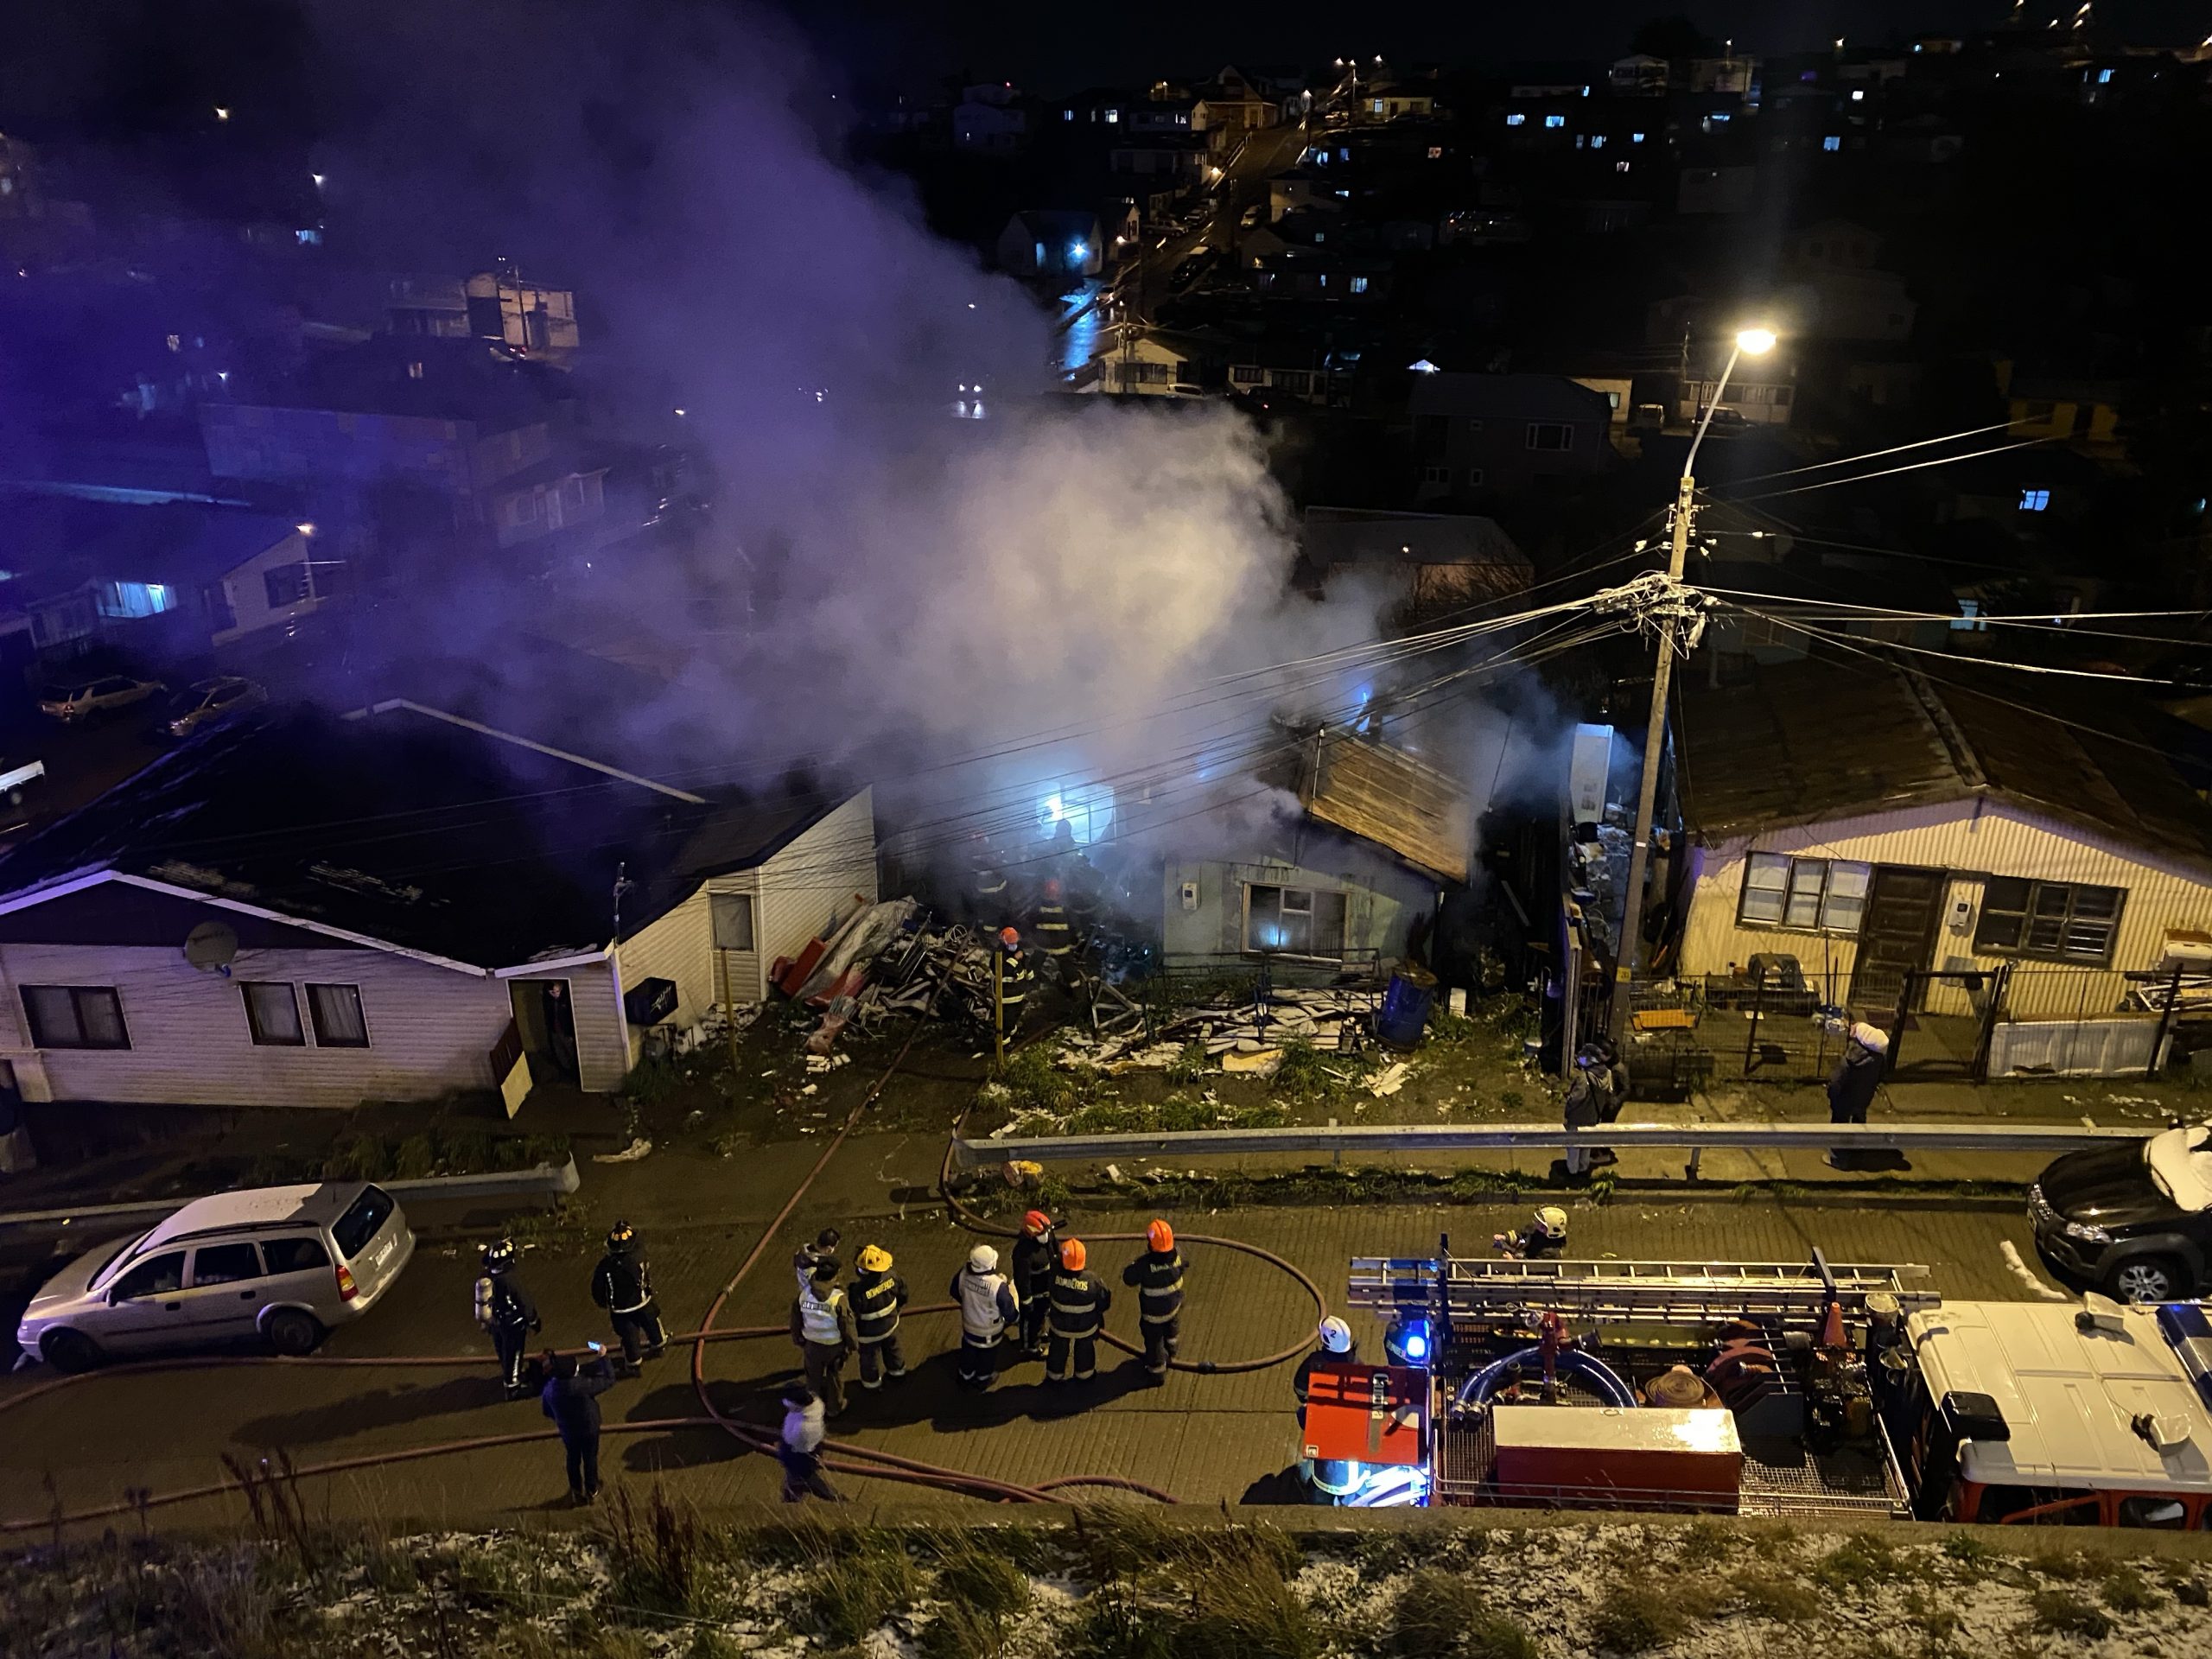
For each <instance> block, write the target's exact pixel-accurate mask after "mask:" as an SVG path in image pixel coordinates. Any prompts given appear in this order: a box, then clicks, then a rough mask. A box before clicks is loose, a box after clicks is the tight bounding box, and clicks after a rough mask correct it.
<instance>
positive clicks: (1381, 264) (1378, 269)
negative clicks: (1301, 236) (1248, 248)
mask: <svg viewBox="0 0 2212 1659" xmlns="http://www.w3.org/2000/svg"><path fill="white" fill-rule="evenodd" d="M1396 272H1397V266H1396V264H1395V261H1393V260H1392V259H1390V257H1389V256H1388V255H1385V254H1380V253H1371V252H1366V251H1362V250H1359V249H1357V248H1344V247H1338V246H1335V245H1327V244H1324V245H1321V246H1319V247H1315V246H1310V245H1307V246H1290V247H1286V248H1285V249H1284V250H1283V251H1281V253H1274V254H1265V255H1262V257H1261V258H1260V261H1259V263H1258V264H1256V265H1255V267H1254V268H1253V269H1252V270H1251V272H1250V282H1251V285H1252V290H1253V292H1255V294H1258V295H1260V296H1262V297H1263V298H1266V299H1270V300H1298V301H1306V302H1315V303H1319V304H1325V305H1332V306H1333V305H1348V306H1378V307H1379V306H1381V305H1382V304H1383V302H1385V301H1387V300H1388V299H1389V297H1390V291H1391V288H1392V286H1393V283H1394V280H1395V276H1396Z"/></svg>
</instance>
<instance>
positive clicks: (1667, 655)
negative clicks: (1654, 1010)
mask: <svg viewBox="0 0 2212 1659" xmlns="http://www.w3.org/2000/svg"><path fill="white" fill-rule="evenodd" d="M1774 343H1775V336H1774V330H1773V329H1771V328H1744V329H1739V330H1738V332H1737V334H1736V340H1735V344H1734V346H1732V348H1731V349H1730V351H1729V353H1728V361H1727V364H1726V366H1725V367H1723V368H1722V369H1721V371H1720V378H1719V381H1718V382H1716V383H1715V384H1714V385H1713V396H1712V397H1711V398H1709V399H1708V400H1707V403H1706V405H1705V416H1704V418H1703V419H1701V420H1700V421H1699V422H1698V423H1697V431H1696V433H1695V435H1693V436H1692V437H1691V439H1690V452H1689V454H1687V455H1684V456H1683V457H1682V476H1681V481H1680V482H1679V483H1678V484H1677V485H1676V486H1675V523H1674V531H1675V535H1674V543H1673V546H1672V548H1671V550H1669V553H1668V555H1667V575H1668V579H1669V581H1670V582H1681V579H1682V567H1683V565H1684V564H1685V563H1688V558H1689V550H1690V531H1691V528H1692V526H1693V525H1694V524H1695V523H1696V520H1697V478H1696V476H1695V474H1696V469H1697V452H1698V446H1699V445H1700V444H1701V443H1703V442H1705V435H1706V433H1707V431H1709V430H1710V429H1712V426H1713V410H1716V409H1718V408H1719V406H1720V399H1721V398H1722V397H1724V396H1725V395H1726V392H1727V391H1728V381H1729V378H1730V377H1731V376H1732V375H1733V374H1734V373H1735V372H1736V364H1737V362H1738V359H1741V358H1742V357H1743V356H1744V355H1745V353H1750V354H1751V356H1753V357H1764V356H1765V355H1766V354H1767V353H1769V352H1770V351H1772V350H1773V349H1774ZM1674 674H1675V611H1674V609H1673V608H1672V607H1669V609H1668V611H1667V613H1665V615H1663V616H1662V618H1661V619H1660V623H1659V661H1658V663H1657V664H1656V666H1655V667H1654V669H1653V670H1652V674H1651V715H1650V718H1649V721H1646V723H1645V725H1644V728H1643V776H1642V777H1641V778H1640V779H1637V789H1636V839H1635V840H1634V841H1632V842H1630V843H1629V849H1628V891H1627V893H1625V894H1624V898H1623V902H1622V905H1621V939H1620V951H1619V954H1618V957H1616V958H1615V960H1614V964H1613V995H1612V1004H1611V1007H1610V1008H1609V1009H1608V1010H1607V1014H1606V1020H1605V1025H1606V1029H1607V1030H1608V1031H1609V1032H1610V1033H1611V1035H1612V1039H1613V1046H1614V1050H1615V1052H1618V1050H1619V1047H1620V1043H1621V1039H1622V1038H1623V1036H1624V1034H1625V1033H1627V1030H1628V1015H1629V1006H1628V1005H1629V990H1630V986H1631V985H1632V984H1633V983H1634V982H1635V976H1636V957H1637V950H1638V948H1639V947H1640V946H1641V944H1643V937H1642V936H1643V882H1644V876H1645V873H1646V871H1647V870H1648V869H1649V866H1650V862H1651V815H1652V811H1653V810H1654V808H1655V807H1656V804H1657V798H1658V791H1659V755H1660V752H1661V750H1662V748H1664V747H1665V746H1666V741H1667V689H1668V686H1669V683H1671V682H1672V680H1673V678H1674ZM1573 1040H1574V1033H1572V1032H1569V1033H1567V1038H1566V1041H1567V1043H1570V1044H1571V1043H1572V1042H1573Z"/></svg>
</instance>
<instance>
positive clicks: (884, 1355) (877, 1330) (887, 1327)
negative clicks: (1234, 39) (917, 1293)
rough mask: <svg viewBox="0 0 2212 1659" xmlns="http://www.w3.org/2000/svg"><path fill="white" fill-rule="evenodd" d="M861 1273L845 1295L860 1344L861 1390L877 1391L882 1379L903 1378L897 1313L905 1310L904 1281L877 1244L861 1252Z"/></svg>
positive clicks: (887, 1255) (902, 1358)
mask: <svg viewBox="0 0 2212 1659" xmlns="http://www.w3.org/2000/svg"><path fill="white" fill-rule="evenodd" d="M860 1270H861V1271H860V1277H859V1278H857V1279H855V1280H854V1281H853V1282H852V1283H851V1284H850V1285H849V1286H848V1287H846V1294H847V1295H849V1297H850V1298H851V1300H852V1306H853V1326H854V1330H855V1333H856V1335H857V1336H858V1338H859V1341H860V1347H861V1387H862V1388H864V1389H880V1388H881V1387H882V1386H883V1379H884V1378H885V1377H887V1376H906V1355H904V1354H903V1353H901V1352H900V1351H899V1309H900V1308H902V1307H904V1306H906V1297H907V1293H906V1281H905V1280H903V1279H901V1278H900V1277H899V1275H898V1274H895V1273H893V1272H892V1270H891V1252H890V1251H888V1250H887V1249H884V1248H883V1246H882V1245H880V1244H870V1245H869V1246H868V1247H867V1248H866V1249H863V1250H862V1251H861V1255H860Z"/></svg>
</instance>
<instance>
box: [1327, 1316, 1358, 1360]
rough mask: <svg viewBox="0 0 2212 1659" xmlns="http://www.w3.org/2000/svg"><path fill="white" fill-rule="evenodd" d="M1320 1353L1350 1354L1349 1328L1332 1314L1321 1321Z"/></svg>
mask: <svg viewBox="0 0 2212 1659" xmlns="http://www.w3.org/2000/svg"><path fill="white" fill-rule="evenodd" d="M1320 1336H1321V1351H1322V1352H1323V1353H1325V1354H1348V1353H1350V1352H1351V1326H1350V1325H1346V1324H1345V1323H1344V1321H1343V1320H1342V1319H1338V1317H1337V1316H1336V1315H1335V1314H1333V1313H1332V1314H1330V1315H1329V1317H1328V1318H1327V1319H1324V1320H1322V1321H1321V1332H1320Z"/></svg>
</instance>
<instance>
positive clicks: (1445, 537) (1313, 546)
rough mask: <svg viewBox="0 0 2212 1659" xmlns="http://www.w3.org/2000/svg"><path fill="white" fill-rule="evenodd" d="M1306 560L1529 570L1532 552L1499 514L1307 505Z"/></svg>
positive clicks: (1324, 565)
mask: <svg viewBox="0 0 2212 1659" xmlns="http://www.w3.org/2000/svg"><path fill="white" fill-rule="evenodd" d="M1302 541H1303V544H1304V550H1305V554H1306V559H1307V560H1308V561H1309V562H1310V563H1313V564H1315V565H1317V566H1320V567H1322V568H1324V569H1326V568H1329V567H1332V566H1336V565H1342V564H1368V563H1375V564H1496V565H1508V566H1510V567H1512V568H1513V569H1516V570H1521V571H1524V572H1525V571H1529V570H1530V569H1533V567H1532V566H1531V565H1530V564H1529V556H1528V555H1527V554H1525V553H1523V552H1522V550H1520V549H1519V548H1518V547H1516V545H1514V542H1513V538H1512V537H1510V536H1509V535H1507V534H1506V533H1505V531H1503V529H1501V528H1500V527H1499V525H1498V523H1497V520H1496V519H1495V518H1480V517H1478V516H1477V515H1475V514H1473V513H1447V512H1379V511H1370V510H1369V509H1367V508H1364V507H1308V508H1306V520H1305V530H1304V535H1303V537H1302Z"/></svg>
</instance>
